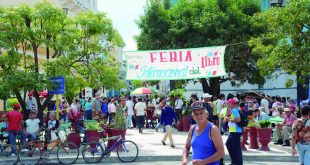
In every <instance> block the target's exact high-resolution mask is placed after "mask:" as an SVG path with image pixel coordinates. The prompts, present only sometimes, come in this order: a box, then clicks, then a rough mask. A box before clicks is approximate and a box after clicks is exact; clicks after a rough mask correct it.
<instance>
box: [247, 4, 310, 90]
mask: <svg viewBox="0 0 310 165" xmlns="http://www.w3.org/2000/svg"><path fill="white" fill-rule="evenodd" d="M309 6H310V0H291V1H290V2H288V3H287V5H286V6H285V7H281V8H279V7H274V8H271V9H269V10H267V11H266V12H264V13H261V14H259V15H257V16H256V17H255V18H256V19H257V22H259V23H260V24H262V25H264V26H265V27H266V29H267V31H265V32H264V33H262V34H261V35H260V36H258V37H254V38H252V39H251V42H250V44H251V45H252V46H253V47H254V49H253V52H254V53H255V55H257V56H259V57H260V59H259V60H258V62H257V66H258V67H259V69H260V71H261V74H262V75H263V76H265V75H272V74H273V73H274V72H275V71H277V70H283V71H285V72H287V73H288V74H297V75H300V76H301V79H299V80H298V81H299V82H301V83H303V78H304V77H307V76H309V72H310V37H309V36H310V30H309V25H310V19H309V15H310V10H309ZM290 85H292V81H289V82H287V83H286V86H290Z"/></svg>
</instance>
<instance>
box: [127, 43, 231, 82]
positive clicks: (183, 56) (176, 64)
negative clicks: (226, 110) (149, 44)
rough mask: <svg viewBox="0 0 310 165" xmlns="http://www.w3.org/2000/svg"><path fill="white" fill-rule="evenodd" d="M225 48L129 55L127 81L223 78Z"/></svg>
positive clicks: (146, 52)
mask: <svg viewBox="0 0 310 165" xmlns="http://www.w3.org/2000/svg"><path fill="white" fill-rule="evenodd" d="M225 48H226V46H216V47H205V48H189V49H174V50H153V51H129V52H125V56H126V61H127V75H126V79H127V80H181V79H195V78H208V77H219V76H224V75H225V74H226V72H225V65H224V54H225Z"/></svg>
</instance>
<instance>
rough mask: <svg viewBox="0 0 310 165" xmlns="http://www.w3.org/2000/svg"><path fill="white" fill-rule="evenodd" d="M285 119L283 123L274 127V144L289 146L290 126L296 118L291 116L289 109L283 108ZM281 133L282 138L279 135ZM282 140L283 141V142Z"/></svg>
mask: <svg viewBox="0 0 310 165" xmlns="http://www.w3.org/2000/svg"><path fill="white" fill-rule="evenodd" d="M284 112H285V117H284V121H283V123H278V124H277V125H276V131H277V137H278V141H277V142H276V143H274V144H282V145H283V146H290V139H289V134H290V133H292V125H293V123H294V121H295V120H296V119H297V117H296V116H295V115H294V114H292V111H291V108H285V109H284ZM281 131H283V136H282V134H281ZM283 138H284V141H283Z"/></svg>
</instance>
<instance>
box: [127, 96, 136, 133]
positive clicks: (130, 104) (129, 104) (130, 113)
mask: <svg viewBox="0 0 310 165" xmlns="http://www.w3.org/2000/svg"><path fill="white" fill-rule="evenodd" d="M134 105H135V104H134V103H133V102H132V101H131V96H128V100H127V101H126V106H127V108H128V112H127V119H126V128H132V125H131V120H132V116H133V115H134V111H133V108H134Z"/></svg>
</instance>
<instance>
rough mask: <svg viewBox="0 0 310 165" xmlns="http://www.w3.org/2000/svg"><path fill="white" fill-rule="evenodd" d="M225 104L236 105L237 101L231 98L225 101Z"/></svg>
mask: <svg viewBox="0 0 310 165" xmlns="http://www.w3.org/2000/svg"><path fill="white" fill-rule="evenodd" d="M226 103H228V104H238V100H237V99H235V98H231V99H229V100H227V101H226Z"/></svg>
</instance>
